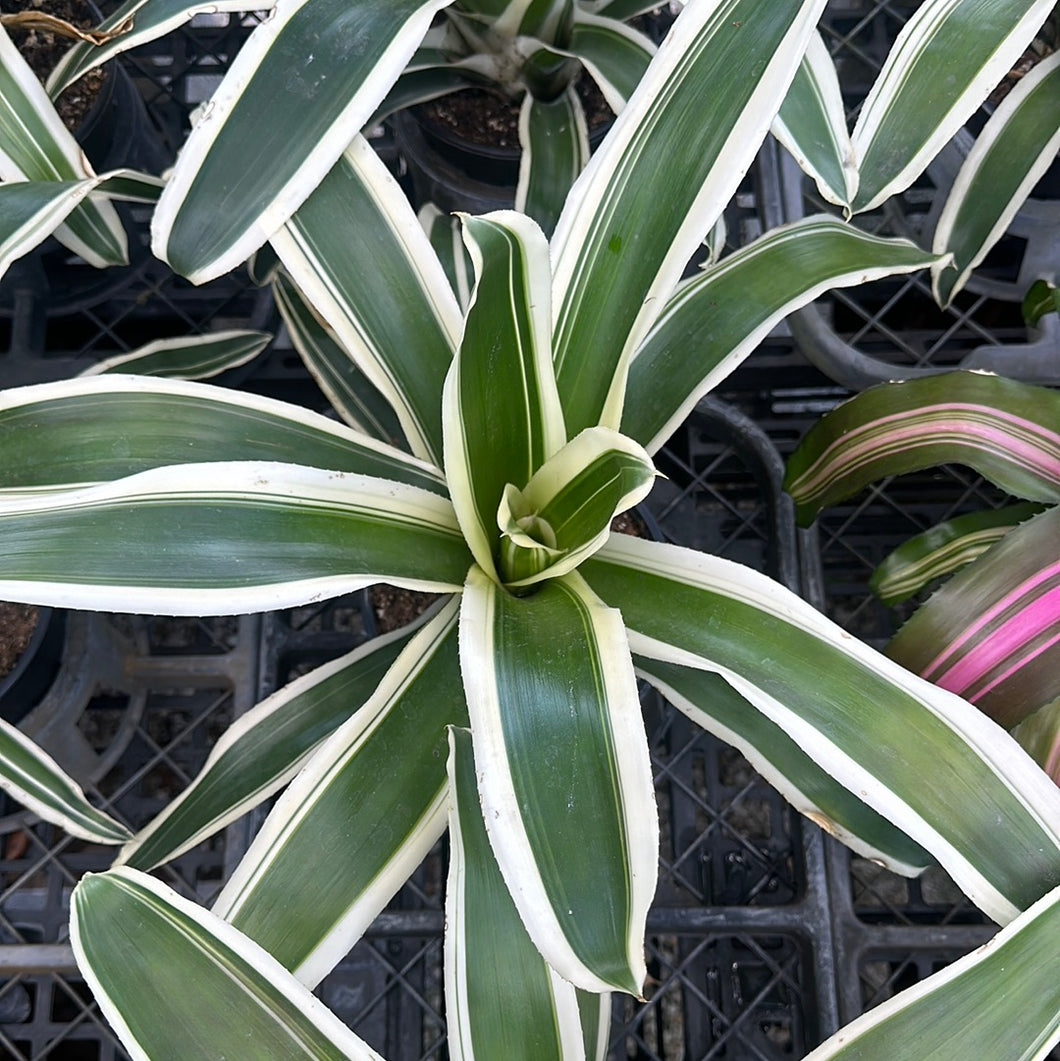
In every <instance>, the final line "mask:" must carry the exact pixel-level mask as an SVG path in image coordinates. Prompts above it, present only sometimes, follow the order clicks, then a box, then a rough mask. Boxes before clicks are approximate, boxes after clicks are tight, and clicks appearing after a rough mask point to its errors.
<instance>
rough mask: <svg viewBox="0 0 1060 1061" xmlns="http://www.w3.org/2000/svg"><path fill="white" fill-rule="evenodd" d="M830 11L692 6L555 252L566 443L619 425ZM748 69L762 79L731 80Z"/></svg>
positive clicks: (580, 197) (622, 118)
mask: <svg viewBox="0 0 1060 1061" xmlns="http://www.w3.org/2000/svg"><path fill="white" fill-rule="evenodd" d="M823 7H824V0H802V2H800V3H792V4H769V5H763V4H762V3H760V2H758V0H718V2H710V3H702V4H688V5H686V6H685V8H684V10H683V11H682V12H681V14H680V15H679V16H678V17H677V20H676V21H675V22H674V24H673V27H672V28H671V29H670V33H669V36H668V37H667V41H666V47H665V48H662V49H660V51H659V52H658V54H657V55H656V56H655V58H654V59H653V60H652V63H651V65H650V66H649V67H648V70H647V71H646V73H645V74H644V76H643V78H642V80H641V83H640V86H639V87H638V89H637V91H635V92H634V93H633V95H632V96H631V97H630V100H629V102H628V104H627V105H626V107H625V109H624V110H623V111H622V113H621V114H620V115H619V116H618V119H617V120H616V122H615V124H614V126H613V127H612V129H611V132H610V133H609V134H608V135H607V137H606V138H605V140H604V143H603V144H601V146H600V148H599V149H598V150H597V151H596V153H595V154H594V155H593V157H592V159H590V161H589V164H588V165H587V166H586V168H585V170H584V171H583V173H582V176H581V177H580V178H579V179H578V181H577V182H576V183H575V185H574V188H573V189H572V190H571V194H570V195H569V196H568V197H567V202H566V205H565V206H564V209H563V214H562V215H561V217H560V220H559V223H558V224H557V226H556V234H555V236H554V237H553V241H552V250H553V259H554V262H555V279H554V283H553V306H554V312H555V322H556V323H555V328H554V332H553V344H554V358H555V361H556V379H557V382H558V384H559V390H560V395H561V397H562V400H563V411H564V415H565V417H566V421H567V431H568V435H569V436H574V435H576V434H577V433H578V432H580V431H582V430H583V429H584V428H586V427H595V426H597V425H598V424H600V425H603V426H605V427H612V428H617V427H618V425H619V422H620V419H621V414H622V402H623V397H624V394H625V384H626V373H627V367H628V361H629V358H630V357H631V356H632V355H633V352H634V350H635V349H636V347H637V346H639V345H640V342H641V340H642V339H643V338H644V335H645V334H646V333H647V331H648V329H649V328H650V326H651V324H652V322H653V321H654V320H655V318H656V317H657V316H658V314H659V312H660V310H661V309H662V303H663V300H664V299H666V298H668V297H669V295H670V293H671V292H672V290H673V288H674V286H675V285H676V283H677V280H678V279H679V277H680V275H681V271H682V270H683V268H684V266H685V264H686V262H687V261H688V260H689V258H691V256H692V255H693V254H694V253H695V251H696V248H697V247H698V246H699V244H700V242H701V241H702V239H703V234H704V233H705V232H706V231H708V230H709V229H710V227H711V225H712V224H713V223H714V221H715V219H716V218H717V216H718V215H719V214H720V213H721V211H722V209H723V208H724V206H725V204H726V203H727V202H728V200H729V198H730V197H731V195H732V193H733V192H734V191H735V190H736V187H737V186H738V184H739V182H740V179H741V177H742V176H743V174H744V173H745V172H746V170H747V167H748V166H749V165H750V163H751V160H752V158H753V157H754V153H755V151H757V149H758V146H759V144H760V143H761V141H762V139H763V137H764V136H765V134H766V131H767V130H768V127H769V123H770V121H771V119H772V116H773V113H774V111H775V110H776V108H777V107H778V106H779V101H780V100H781V99H782V98H783V96H784V93H785V91H786V89H787V86H788V84H789V82H790V81H791V78H792V77H794V75H795V71H796V70H797V68H798V65H799V61H800V59H801V58H802V54H803V52H804V50H805V48H806V43H807V40H808V39H809V36H810V34H811V33H812V31H813V27H814V25H815V23H816V21H817V18H818V16H819V15H820V13H821V10H822V9H823ZM747 69H755V70H756V71H759V70H760V71H761V76H760V77H757V78H743V77H733V76H731V74H732V71H733V70H747ZM704 93H708V94H709V98H710V108H709V111H708V112H707V113H706V116H705V115H704V110H703V102H702V101H703V98H704V96H703V94H704ZM662 188H665V189H666V192H667V194H665V195H661V194H660V189H662Z"/></svg>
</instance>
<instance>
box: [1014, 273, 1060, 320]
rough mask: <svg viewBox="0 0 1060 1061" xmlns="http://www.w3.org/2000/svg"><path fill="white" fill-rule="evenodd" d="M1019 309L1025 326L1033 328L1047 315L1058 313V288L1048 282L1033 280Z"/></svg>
mask: <svg viewBox="0 0 1060 1061" xmlns="http://www.w3.org/2000/svg"><path fill="white" fill-rule="evenodd" d="M1021 308H1022V310H1023V319H1024V320H1025V321H1026V322H1027V326H1028V327H1029V328H1033V327H1034V326H1035V325H1036V324H1037V323H1038V321H1040V320H1041V319H1042V317H1044V316H1045V315H1046V314H1047V313H1060V287H1057V286H1056V285H1055V284H1052V283H1050V282H1049V281H1048V280H1035V281H1034V283H1033V284H1031V286H1030V287H1029V288H1028V290H1027V294H1026V297H1025V298H1024V299H1023V305H1022V307H1021Z"/></svg>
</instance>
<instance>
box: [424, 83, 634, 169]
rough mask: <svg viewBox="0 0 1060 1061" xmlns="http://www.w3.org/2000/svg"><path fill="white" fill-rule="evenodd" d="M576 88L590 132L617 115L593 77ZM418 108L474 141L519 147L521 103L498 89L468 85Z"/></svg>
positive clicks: (436, 120) (514, 148)
mask: <svg viewBox="0 0 1060 1061" xmlns="http://www.w3.org/2000/svg"><path fill="white" fill-rule="evenodd" d="M576 88H577V90H578V95H579V96H580V97H581V101H582V106H583V107H584V108H585V120H586V123H587V124H588V126H589V131H590V132H592V131H593V130H594V129H598V128H600V126H602V125H606V124H607V123H608V122H610V121H612V120H613V119H614V117H615V115H614V112H613V111H612V110H611V108H610V107H609V106H608V105H607V101H606V100H605V99H604V97H603V93H601V91H600V89H599V88H598V87H597V85H596V82H595V81H593V79H592V78H591V77H588V76H586V75H585V74H584V73H583V74H582V75H581V77H579V78H578V83H577V85H576ZM418 109H419V110H420V112H421V113H422V114H423V115H424V116H425V117H427V118H429V119H430V120H431V121H435V122H437V123H438V124H439V125H444V126H445V127H446V128H448V129H453V130H454V131H456V132H458V133H459V134H460V135H461V136H462V137H464V138H465V139H466V140H470V141H471V142H472V143H475V144H485V145H487V146H489V147H504V148H510V149H512V150H518V148H519V104H517V103H513V102H512V101H511V100H510V99H508V98H507V97H506V96H502V95H500V94H499V93H496V92H490V91H489V90H488V89H482V88H466V89H462V90H461V91H459V92H450V93H449V94H448V95H447V96H440V97H439V98H438V99H434V100H430V101H428V102H427V103H422V104H420V106H419V108H418Z"/></svg>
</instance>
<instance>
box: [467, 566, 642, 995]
mask: <svg viewBox="0 0 1060 1061" xmlns="http://www.w3.org/2000/svg"><path fill="white" fill-rule="evenodd" d="M460 660H461V669H462V671H463V675H464V685H465V690H466V693H467V697H468V713H469V715H470V718H471V725H472V735H473V739H474V746H475V763H476V766H477V769H478V773H479V794H480V797H481V802H482V814H483V818H484V820H485V823H486V831H487V833H488V834H489V838H490V844H491V845H492V847H493V852H494V854H495V855H496V856H497V861H498V863H499V865H500V868H501V872H502V874H503V875H504V879H505V882H506V883H507V885H508V890H509V891H510V892H511V895H512V898H513V899H514V901H515V905H516V907H517V908H518V910H519V913H520V916H521V917H522V920H523V923H524V924H525V925H526V929H527V931H528V932H529V934H530V938H531V939H532V940H533V941H534V944H535V945H536V946H537V948H538V950H539V951H540V952H541V954H542V955H543V956H544V958H545V960H546V961H547V962H548V963H549V965H551V966H552V968H553V969H555V970H556V972H557V973H559V975H560V976H562V977H563V978H564V979H566V980H569V981H570V982H571V983H573V984H575V985H577V986H579V987H582V988H583V989H585V990H587V991H607V990H611V989H612V988H617V989H618V990H621V991H629V992H632V993H633V994H639V993H640V990H641V986H642V984H643V983H644V978H645V975H646V970H645V966H644V931H645V920H646V917H647V911H648V906H649V904H650V902H651V898H652V895H653V893H654V891H655V881H656V873H657V857H658V818H657V813H656V810H655V798H654V792H653V788H652V780H651V769H650V763H649V760H648V747H647V741H646V739H645V736H644V724H643V722H642V720H641V715H640V701H639V698H638V695H637V683H636V679H635V677H634V675H633V666H632V663H631V661H630V658H629V649H628V647H627V645H626V639H625V634H624V631H623V628H622V621H621V618H620V617H619V615H618V613H617V612H615V611H613V610H612V609H609V608H606V607H604V606H603V605H602V604H601V603H600V602H599V600H597V599H596V597H595V596H594V595H593V593H592V592H591V591H590V590H589V589H588V587H587V586H586V585H585V583H584V582H583V581H582V580H581V579H580V578H579V577H578V576H577V575H576V574H570V575H567V576H565V577H564V578H562V579H554V580H552V581H551V582H548V583H546V584H545V585H544V586H542V587H541V588H540V589H539V590H537V592H536V593H534V594H533V595H531V596H528V597H514V596H512V595H511V594H509V593H507V592H506V591H505V590H503V589H502V588H501V587H499V586H498V585H497V584H496V583H495V582H494V581H493V580H492V579H490V578H489V577H488V576H486V575H485V574H484V573H483V572H482V571H481V570H479V569H478V568H477V567H474V568H472V569H471V572H470V574H469V575H468V581H467V584H466V586H465V589H464V598H463V603H462V606H461V614H460ZM587 837H591V838H592V843H591V844H587V843H586V838H587Z"/></svg>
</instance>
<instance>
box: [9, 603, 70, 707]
mask: <svg viewBox="0 0 1060 1061" xmlns="http://www.w3.org/2000/svg"><path fill="white" fill-rule="evenodd" d="M65 636H66V613H65V612H63V611H56V610H55V609H53V608H41V609H40V610H39V614H38V616H37V627H36V629H35V630H34V631H33V636H32V637H31V638H30V640H29V644H28V645H26V648H25V650H24V651H23V653H22V655H21V657H19V660H18V662H17V663H16V664H15V667H14V669H13V670H11V671H10V672H9V673H8V674H6V675H5V676H4V677H3V678H0V718H3V719H4V720H5V721H6V722H11V723H13V724H14V723H17V722H20V721H21V720H22V719H23V718H24V717H25V716H26V714H27V713H28V712H29V711H30V709H31V708H33V707H34V706H35V705H36V704H37V703H39V702H40V700H41V698H42V697H43V696H44V694H45V693H46V692H47V691H48V689H50V688H51V684H52V682H53V681H54V680H55V675H56V674H57V672H58V670H59V663H60V660H61V659H62V653H63V643H64V640H65Z"/></svg>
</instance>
